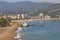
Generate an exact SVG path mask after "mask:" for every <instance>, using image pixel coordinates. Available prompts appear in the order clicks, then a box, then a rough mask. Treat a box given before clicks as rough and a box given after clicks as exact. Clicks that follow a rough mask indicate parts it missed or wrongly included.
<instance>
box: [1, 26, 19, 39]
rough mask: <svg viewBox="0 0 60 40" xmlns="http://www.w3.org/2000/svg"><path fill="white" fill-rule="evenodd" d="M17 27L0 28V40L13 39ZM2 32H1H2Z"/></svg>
mask: <svg viewBox="0 0 60 40" xmlns="http://www.w3.org/2000/svg"><path fill="white" fill-rule="evenodd" d="M17 28H18V25H12V26H7V27H4V28H2V27H1V28H0V40H13V37H14V36H15V35H16V32H15V31H16V30H17ZM2 31H3V32H2Z"/></svg>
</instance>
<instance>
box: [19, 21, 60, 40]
mask: <svg viewBox="0 0 60 40" xmlns="http://www.w3.org/2000/svg"><path fill="white" fill-rule="evenodd" d="M41 23H44V26H40V24H41ZM29 24H34V25H35V26H30V27H25V28H24V30H22V31H20V32H19V34H20V35H21V37H22V40H60V21H57V20H53V21H39V20H36V21H31V22H29Z"/></svg>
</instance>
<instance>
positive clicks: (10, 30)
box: [0, 19, 56, 40]
mask: <svg viewBox="0 0 60 40" xmlns="http://www.w3.org/2000/svg"><path fill="white" fill-rule="evenodd" d="M31 20H54V19H24V20H13V21H12V22H17V25H16V24H15V23H14V24H13V25H12V26H6V27H0V40H13V37H15V36H16V32H15V31H16V30H17V28H18V27H19V26H20V25H21V24H22V22H29V21H31ZM55 20H56V19H55Z"/></svg>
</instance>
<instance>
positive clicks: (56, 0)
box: [0, 0, 60, 3]
mask: <svg viewBox="0 0 60 40" xmlns="http://www.w3.org/2000/svg"><path fill="white" fill-rule="evenodd" d="M0 1H7V2H19V1H34V2H52V3H60V0H0Z"/></svg>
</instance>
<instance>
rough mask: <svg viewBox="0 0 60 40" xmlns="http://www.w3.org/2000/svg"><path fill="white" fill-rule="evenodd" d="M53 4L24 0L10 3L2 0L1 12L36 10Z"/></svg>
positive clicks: (0, 2)
mask: <svg viewBox="0 0 60 40" xmlns="http://www.w3.org/2000/svg"><path fill="white" fill-rule="evenodd" d="M49 5H51V3H48V2H47V3H35V2H31V1H22V2H14V3H8V2H3V1H0V13H4V14H5V13H7V14H8V13H9V14H12V13H25V12H35V11H38V10H41V9H42V8H44V7H47V6H49Z"/></svg>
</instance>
